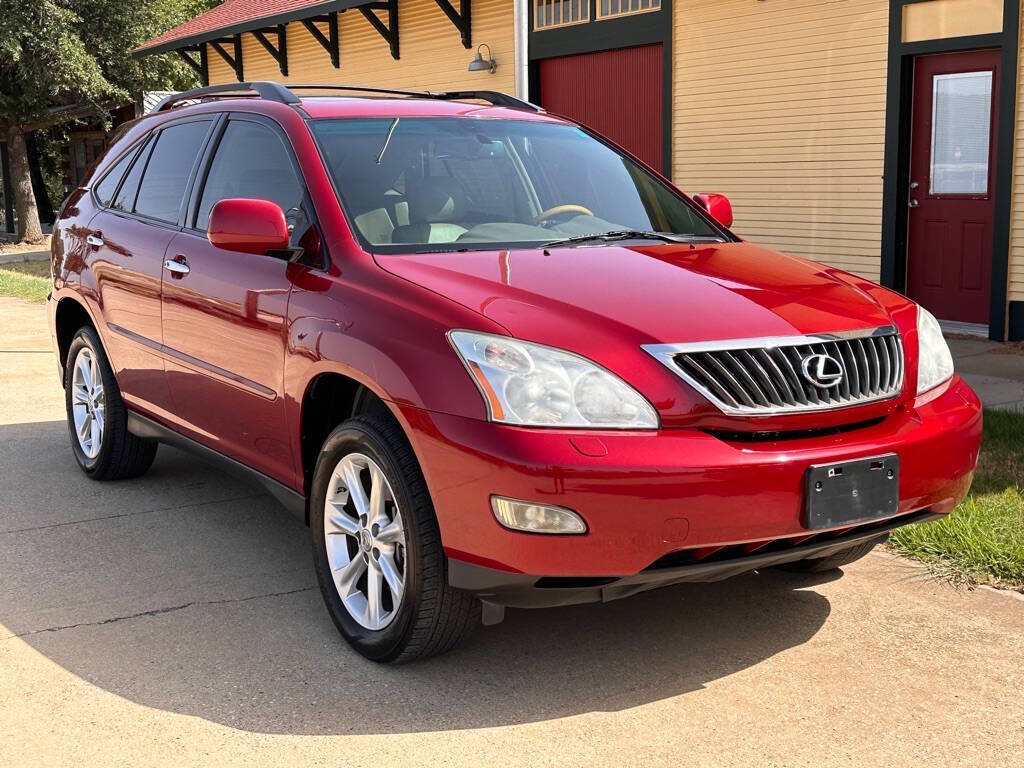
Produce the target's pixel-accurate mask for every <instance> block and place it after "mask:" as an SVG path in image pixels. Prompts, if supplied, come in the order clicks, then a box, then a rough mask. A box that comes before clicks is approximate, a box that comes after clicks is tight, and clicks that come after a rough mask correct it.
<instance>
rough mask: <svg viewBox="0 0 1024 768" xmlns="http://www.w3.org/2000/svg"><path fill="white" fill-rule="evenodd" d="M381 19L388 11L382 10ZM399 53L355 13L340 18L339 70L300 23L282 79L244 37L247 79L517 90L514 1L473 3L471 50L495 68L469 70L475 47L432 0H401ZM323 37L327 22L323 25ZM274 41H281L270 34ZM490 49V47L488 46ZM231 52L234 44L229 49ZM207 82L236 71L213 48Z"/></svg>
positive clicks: (292, 29) (294, 25) (292, 26)
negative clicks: (487, 54)
mask: <svg viewBox="0 0 1024 768" xmlns="http://www.w3.org/2000/svg"><path fill="white" fill-rule="evenodd" d="M381 18H382V19H384V18H386V16H384V15H383V14H382V15H381ZM398 27H399V46H400V50H399V53H400V54H401V58H400V59H399V60H398V61H395V60H394V59H392V58H391V52H390V49H389V48H388V44H387V43H386V42H385V41H384V38H382V37H381V36H380V35H379V34H378V33H377V31H376V30H375V29H374V28H373V27H371V26H370V23H369V22H368V21H367V20H366V18H364V16H363V15H362V13H360V12H359V11H358V10H355V9H352V10H349V11H346V12H345V13H342V14H339V16H338V31H339V34H338V38H339V40H340V49H341V67H340V68H339V69H335V68H334V67H333V66H332V65H331V59H330V56H329V55H328V54H327V51H325V50H324V49H323V48H322V47H321V46H320V44H319V43H318V42H317V41H316V40H315V39H314V38H313V36H312V35H310V34H309V32H308V31H307V30H306V28H305V27H304V26H303V25H302V22H299V21H293V22H291V23H289V24H288V77H287V78H284V77H282V76H281V71H280V69H278V66H277V62H276V61H274V59H273V58H271V56H270V54H269V53H267V51H266V50H265V49H264V48H263V46H261V45H260V43H259V41H258V40H256V38H255V37H253V36H252V35H251V34H246V35H243V37H242V61H243V64H244V71H243V75H244V76H245V79H246V80H279V81H282V82H293V83H295V82H305V83H347V84H354V85H380V86H390V87H393V88H414V89H435V90H445V89H466V88H476V89H478V90H497V91H504V92H506V93H515V79H514V78H515V64H514V61H513V59H514V56H515V48H514V42H513V35H514V32H513V24H512V0H474V2H473V30H472V32H473V47H474V49H475V48H476V46H478V45H480V44H481V43H487V45H489V46H490V48H491V51H492V53H493V56H494V59H495V60H496V61H497V62H498V69H497V71H496V72H495V73H494V74H493V75H490V74H488V73H487V72H470V71H468V69H467V67H468V66H469V61H470V59H472V58H473V51H468V50H466V49H465V48H463V47H462V41H461V38H460V36H459V33H458V31H457V30H456V29H455V27H454V26H453V25H452V23H451V22H450V21H449V20H448V17H447V16H445V15H444V12H443V11H442V10H441V9H440V8H439V7H438V5H437V3H436V2H434V0H399V3H398ZM321 29H322V30H323V31H324V33H325V34H326V31H327V27H326V25H321ZM271 41H272V42H275V43H276V39H275V38H274V37H271ZM485 50H486V49H485ZM229 52H230V47H229ZM208 59H209V67H210V83H211V84H213V83H229V82H233V81H234V80H235V75H234V72H233V71H232V70H231V68H230V67H229V66H228V65H227V63H226V62H225V61H224V60H223V59H222V58H220V56H219V55H218V54H217V52H216V51H214V50H213V49H212V48H209V47H208Z"/></svg>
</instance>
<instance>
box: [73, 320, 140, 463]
mask: <svg viewBox="0 0 1024 768" xmlns="http://www.w3.org/2000/svg"><path fill="white" fill-rule="evenodd" d="M64 404H65V407H66V409H67V417H68V432H69V434H70V437H71V449H72V451H73V452H74V454H75V460H76V461H77V462H78V466H79V467H81V469H82V471H83V472H85V474H86V475H88V476H89V477H91V478H92V479H93V480H122V479H126V478H130V477H138V476H139V475H141V474H144V473H145V472H146V470H148V469H149V468H150V466H151V465H152V464H153V459H154V458H155V457H156V449H157V444H156V443H155V442H153V441H151V440H143V439H142V438H140V437H136V436H135V435H133V434H131V433H130V432H129V431H128V412H127V410H126V409H125V407H124V401H123V400H122V399H121V390H120V389H119V388H118V386H117V379H116V378H114V372H113V370H112V369H111V368H110V363H109V362H108V360H107V355H106V353H105V352H104V351H103V345H102V344H100V340H99V337H98V336H97V335H96V331H94V330H93V329H92V328H89V327H88V326H86V327H83V328H80V329H79V330H78V332H77V333H76V334H75V336H74V338H73V339H72V340H71V346H70V347H69V348H68V358H67V361H66V364H65V366H64Z"/></svg>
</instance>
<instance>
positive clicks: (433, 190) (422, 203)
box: [405, 176, 466, 224]
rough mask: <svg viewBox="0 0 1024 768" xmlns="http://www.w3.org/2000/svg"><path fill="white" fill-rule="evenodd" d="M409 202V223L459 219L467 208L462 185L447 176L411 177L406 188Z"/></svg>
mask: <svg viewBox="0 0 1024 768" xmlns="http://www.w3.org/2000/svg"><path fill="white" fill-rule="evenodd" d="M405 196H406V200H407V201H408V203H409V223H410V224H429V223H434V222H441V221H457V220H459V219H461V218H462V213H463V211H465V209H466V193H465V192H463V191H462V185H461V184H459V183H458V182H457V181H455V179H452V178H449V177H447V176H444V177H440V176H435V177H427V178H425V179H410V180H409V181H408V182H407V185H406V190H405Z"/></svg>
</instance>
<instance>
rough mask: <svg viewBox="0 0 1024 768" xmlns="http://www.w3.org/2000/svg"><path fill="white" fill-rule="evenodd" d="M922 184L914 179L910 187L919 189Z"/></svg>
mask: <svg viewBox="0 0 1024 768" xmlns="http://www.w3.org/2000/svg"><path fill="white" fill-rule="evenodd" d="M920 186H921V185H920V184H918V183H917V182H916V181H912V182H910V188H911V189H917V188H918V187H920Z"/></svg>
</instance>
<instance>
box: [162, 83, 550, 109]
mask: <svg viewBox="0 0 1024 768" xmlns="http://www.w3.org/2000/svg"><path fill="white" fill-rule="evenodd" d="M292 89H295V90H300V91H342V92H344V93H379V94H387V95H391V96H407V97H409V98H415V99H438V100H440V101H461V100H464V99H478V100H480V101H486V102H487V103H488V104H492V105H494V106H496V107H512V108H514V109H528V110H530V111H531V112H543V111H544V110H543V109H541V108H540V107H538V106H537V105H536V104H531V103H530V102H528V101H525V100H523V99H517V98H516V97H514V96H509V95H508V94H506V93H500V92H499V91H407V90H403V89H400V88H379V87H377V86H369V85H330V84H326V83H306V84H294V85H291V86H288V87H286V86H284V85H281V84H280V83H275V82H273V81H270V80H256V81H253V82H251V83H224V84H221V85H208V86H206V87H205V88H193V89H192V90H191V91H182V92H181V93H174V94H171V95H170V96H166V97H164V98H163V99H161V100H160V101H159V102H158V103H157V105H156V106H155V107H153V112H160V111H163V110H165V109H170V108H172V107H173V106H174V105H175V104H180V103H181V102H183V101H199V100H201V99H207V98H211V97H214V98H238V97H253V96H255V97H256V98H260V99H266V100H268V101H276V102H278V103H280V104H300V103H301V102H302V99H300V98H299V97H298V96H296V95H295V93H294V92H293V90H292Z"/></svg>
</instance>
